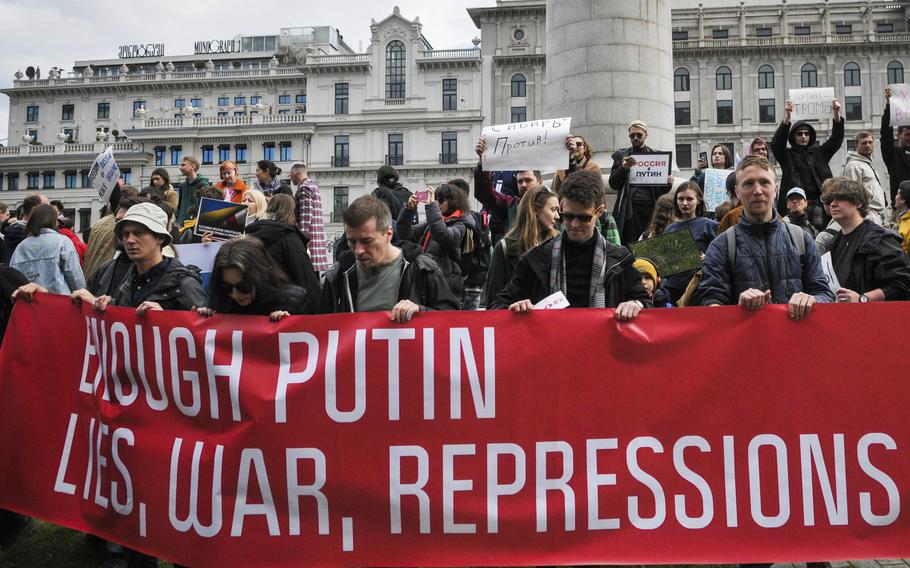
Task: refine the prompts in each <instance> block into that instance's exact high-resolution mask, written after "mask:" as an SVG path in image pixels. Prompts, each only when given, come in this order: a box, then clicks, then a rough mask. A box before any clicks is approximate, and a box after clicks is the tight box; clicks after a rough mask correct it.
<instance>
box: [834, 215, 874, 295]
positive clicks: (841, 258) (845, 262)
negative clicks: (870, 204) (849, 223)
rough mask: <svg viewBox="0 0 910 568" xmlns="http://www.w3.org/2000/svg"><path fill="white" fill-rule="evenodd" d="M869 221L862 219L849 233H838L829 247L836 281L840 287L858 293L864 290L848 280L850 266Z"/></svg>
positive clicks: (856, 283)
mask: <svg viewBox="0 0 910 568" xmlns="http://www.w3.org/2000/svg"><path fill="white" fill-rule="evenodd" d="M870 222H871V221H863V222H862V223H860V224H859V226H858V227H856V228H855V229H853V230H852V231H851V232H850V234H849V235H845V234H843V233H841V234H839V235H838V236H837V239H836V240H835V241H834V243H833V246H832V248H831V262H832V263H833V264H834V273H835V274H837V281H838V282H839V283H840V285H841V287H843V288H847V289H849V290H853V291H854V292H859V293H860V294H862V293H863V292H865V291H866V290H857V289H856V286H858V284H859V283H858V282H853V281H851V280H850V267H851V266H852V265H853V256H854V255H855V254H856V249H858V248H859V245H860V243H861V242H862V241H863V235H864V234H865V233H866V228H867V227H868V224H867V223H870Z"/></svg>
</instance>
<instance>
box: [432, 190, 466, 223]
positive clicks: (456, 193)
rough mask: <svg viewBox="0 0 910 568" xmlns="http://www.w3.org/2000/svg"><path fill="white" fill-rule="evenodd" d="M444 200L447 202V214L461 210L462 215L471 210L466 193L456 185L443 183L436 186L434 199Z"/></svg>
mask: <svg viewBox="0 0 910 568" xmlns="http://www.w3.org/2000/svg"><path fill="white" fill-rule="evenodd" d="M442 200H446V201H448V202H449V215H451V214H452V213H454V212H456V211H461V212H462V213H463V214H464V215H467V214H468V213H470V212H471V205H470V203H468V194H467V193H465V192H464V190H463V189H461V188H460V187H458V186H457V185H453V184H448V183H444V184H442V185H440V186H439V187H437V188H436V201H437V202H441V201H442Z"/></svg>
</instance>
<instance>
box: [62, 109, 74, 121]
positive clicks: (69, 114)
mask: <svg viewBox="0 0 910 568" xmlns="http://www.w3.org/2000/svg"><path fill="white" fill-rule="evenodd" d="M75 115H76V105H63V111H62V112H61V113H60V120H73V117H74V116H75Z"/></svg>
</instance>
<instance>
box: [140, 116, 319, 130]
mask: <svg viewBox="0 0 910 568" xmlns="http://www.w3.org/2000/svg"><path fill="white" fill-rule="evenodd" d="M305 122H306V115H304V114H246V115H243V116H200V117H192V116H188V117H186V118H145V119H139V118H137V119H134V122H133V129H135V130H144V129H160V128H212V127H215V128H217V127H230V126H249V125H254V126H255V125H265V126H272V125H279V124H294V125H301V124H304V123H305Z"/></svg>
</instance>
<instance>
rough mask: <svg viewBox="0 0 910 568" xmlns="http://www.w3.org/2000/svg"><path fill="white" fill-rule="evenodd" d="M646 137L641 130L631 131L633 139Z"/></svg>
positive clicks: (630, 134) (630, 136) (630, 135)
mask: <svg viewBox="0 0 910 568" xmlns="http://www.w3.org/2000/svg"><path fill="white" fill-rule="evenodd" d="M644 137H645V135H644V134H642V133H641V132H630V133H629V138H631V139H633V140H635V139H636V138H644Z"/></svg>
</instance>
